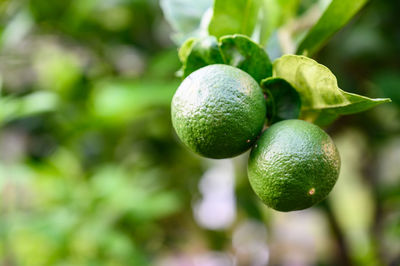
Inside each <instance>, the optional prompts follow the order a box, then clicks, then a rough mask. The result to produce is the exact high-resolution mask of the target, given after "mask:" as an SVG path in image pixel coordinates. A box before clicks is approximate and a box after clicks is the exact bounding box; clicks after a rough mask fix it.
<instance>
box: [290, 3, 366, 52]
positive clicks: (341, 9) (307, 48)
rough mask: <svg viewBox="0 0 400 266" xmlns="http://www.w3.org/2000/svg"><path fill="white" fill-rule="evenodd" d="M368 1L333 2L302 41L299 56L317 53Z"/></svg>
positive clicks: (298, 50)
mask: <svg viewBox="0 0 400 266" xmlns="http://www.w3.org/2000/svg"><path fill="white" fill-rule="evenodd" d="M367 1H368V0H351V1H345V0H332V2H331V4H330V5H329V6H328V8H327V9H326V10H325V12H324V13H323V14H322V16H321V18H320V19H319V20H318V22H317V23H316V24H315V25H314V26H313V27H312V28H311V30H310V31H309V32H308V33H307V35H306V36H305V38H304V39H303V40H302V41H301V43H300V45H299V47H298V49H297V52H296V53H297V54H304V55H307V56H311V55H313V54H314V53H315V52H317V51H318V50H319V49H320V48H321V47H322V46H323V45H324V44H325V43H326V42H327V40H328V39H329V38H330V37H331V36H332V35H333V34H334V33H336V32H337V31H338V30H339V29H341V28H342V27H343V26H345V25H346V23H347V22H349V20H350V19H351V18H352V17H353V16H354V15H355V14H356V13H357V12H358V11H359V10H360V9H361V8H362V7H363V6H364V5H365V4H366V3H367Z"/></svg>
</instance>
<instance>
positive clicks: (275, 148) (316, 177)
mask: <svg viewBox="0 0 400 266" xmlns="http://www.w3.org/2000/svg"><path fill="white" fill-rule="evenodd" d="M339 170H340V157H339V153H338V150H337V148H336V146H335V144H334V143H333V141H332V139H331V138H330V137H329V135H328V134H326V133H325V131H323V130H322V129H321V128H319V127H318V126H316V125H314V124H311V123H308V122H305V121H302V120H296V119H293V120H284V121H281V122H278V123H276V124H273V125H272V126H271V127H270V128H268V129H267V130H266V131H265V132H264V133H263V134H262V135H261V137H260V138H259V140H258V141H257V143H256V145H255V146H254V148H253V149H252V151H251V154H250V158H249V163H248V176H249V180H250V184H251V186H252V188H253V190H254V191H255V193H256V194H257V195H258V196H259V197H260V198H261V200H262V201H263V202H264V203H265V204H266V205H268V206H269V207H271V208H273V209H275V210H278V211H294V210H302V209H305V208H308V207H310V206H312V205H314V204H316V203H318V202H320V201H321V200H323V199H324V198H325V197H326V196H327V195H328V194H329V192H330V191H331V190H332V188H333V186H334V185H335V183H336V180H337V178H338V175H339Z"/></svg>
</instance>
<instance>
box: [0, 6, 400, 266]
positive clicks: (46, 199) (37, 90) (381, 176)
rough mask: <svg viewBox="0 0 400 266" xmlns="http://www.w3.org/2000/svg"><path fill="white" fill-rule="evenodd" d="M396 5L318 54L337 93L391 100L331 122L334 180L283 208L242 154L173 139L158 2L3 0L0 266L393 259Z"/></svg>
mask: <svg viewBox="0 0 400 266" xmlns="http://www.w3.org/2000/svg"><path fill="white" fill-rule="evenodd" d="M278 2H279V1H278ZM314 2H317V1H312V0H309V1H301V3H302V4H301V5H299V7H298V9H297V10H296V11H295V12H294V14H289V13H288V14H284V15H285V16H286V17H285V16H284V17H285V19H286V18H287V17H294V16H296V15H299V14H302V13H304V10H305V9H306V8H308V7H309V6H310V5H312V4H314ZM320 2H321V1H320ZM322 2H323V1H322ZM325 2H326V1H325ZM178 6H179V5H177V6H176V7H177V8H178ZM398 10H400V4H399V2H398V1H389V0H386V1H378V0H375V1H371V2H370V3H368V4H367V5H366V6H365V7H364V8H363V9H362V11H361V12H360V13H359V14H358V15H357V16H356V17H355V18H354V19H353V20H352V21H351V23H350V24H349V25H348V26H346V27H345V28H344V29H342V30H341V31H340V32H339V33H338V34H336V35H335V36H334V38H333V39H332V40H331V41H330V42H328V44H327V45H326V46H325V47H324V48H323V49H322V50H321V51H320V52H318V53H317V54H316V55H315V57H314V58H315V59H316V60H317V61H318V62H320V63H322V64H324V65H326V66H327V67H329V68H330V69H331V70H332V72H333V73H334V74H335V75H336V77H337V78H338V81H339V86H340V88H341V89H343V90H345V91H348V92H354V93H359V94H362V95H366V96H368V97H390V98H391V99H392V101H393V102H392V103H389V104H383V105H381V106H378V107H376V108H374V109H372V110H370V111H367V112H364V113H361V114H357V115H351V116H344V117H341V118H340V119H339V120H337V121H336V122H335V123H333V124H332V125H330V126H329V127H327V128H326V130H327V132H328V133H329V134H330V135H331V136H332V137H333V139H334V141H335V143H336V144H337V146H338V149H339V152H340V154H341V157H342V169H341V174H340V177H339V180H338V183H337V184H336V186H335V188H334V189H333V191H332V193H331V194H330V196H329V197H328V199H327V200H326V201H324V202H322V203H321V204H319V205H317V206H316V207H313V208H311V209H308V210H305V211H301V212H293V213H279V212H275V211H272V210H270V209H268V208H266V207H265V206H264V205H263V204H262V203H261V202H260V201H259V200H258V199H257V198H256V196H255V194H254V193H253V191H252V190H251V188H250V186H249V184H248V180H247V176H246V160H247V156H248V155H247V154H245V155H243V156H240V157H237V158H235V159H233V160H223V161H212V160H205V159H202V158H200V157H198V156H196V155H194V154H193V153H191V152H189V151H188V150H186V149H185V148H184V147H183V145H182V144H181V143H180V142H179V140H178V139H177V137H176V135H175V133H174V131H173V129H172V126H171V121H170V101H171V99H172V95H173V93H174V91H175V89H176V88H177V86H178V85H179V82H180V80H179V79H178V78H176V76H175V72H176V71H177V70H178V69H179V68H180V67H181V65H180V63H179V59H178V54H177V47H176V45H175V44H174V43H173V42H172V40H171V35H172V36H174V38H175V40H176V39H177V38H178V37H179V36H176V34H175V35H174V34H173V32H172V29H171V27H170V26H169V24H168V23H167V22H166V20H165V18H164V16H163V13H162V11H161V8H160V5H159V3H158V1H155V0H147V1H146V0H115V1H109V0H103V1H95V0H67V1H49V0H30V1H29V0H2V1H0V81H1V82H0V84H1V86H0V87H1V97H0V125H1V127H0V265H167V266H168V265H185V266H186V265H234V264H235V263H236V265H267V264H268V263H269V264H270V265H294V264H295V265H346V264H347V265H389V264H390V265H398V264H400V170H399V169H400V168H399V166H400V63H399V62H400V49H399V48H400V27H399V23H398ZM189 11H190V10H189ZM189 11H187V13H188V14H189V13H190V12H189ZM188 26H190V25H189V24H188ZM273 48H274V47H272V48H271V47H270V51H275V49H273Z"/></svg>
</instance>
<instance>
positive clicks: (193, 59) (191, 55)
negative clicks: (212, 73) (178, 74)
mask: <svg viewBox="0 0 400 266" xmlns="http://www.w3.org/2000/svg"><path fill="white" fill-rule="evenodd" d="M179 59H180V60H181V62H182V76H183V78H185V77H187V76H188V75H190V73H192V72H193V71H195V70H197V69H199V68H202V67H204V66H207V65H211V64H223V63H224V61H223V59H222V57H221V54H220V51H219V47H218V42H217V39H216V38H215V37H214V36H208V37H206V38H202V39H193V38H192V39H189V40H187V41H186V42H185V43H184V44H183V45H182V47H181V48H180V49H179Z"/></svg>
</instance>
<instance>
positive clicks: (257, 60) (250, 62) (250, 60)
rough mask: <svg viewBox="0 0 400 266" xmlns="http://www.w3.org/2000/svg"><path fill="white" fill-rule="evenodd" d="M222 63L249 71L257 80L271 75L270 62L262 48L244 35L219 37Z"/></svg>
mask: <svg viewBox="0 0 400 266" xmlns="http://www.w3.org/2000/svg"><path fill="white" fill-rule="evenodd" d="M219 45H220V51H221V54H222V58H223V60H224V63H225V64H227V65H231V66H234V67H237V68H240V69H242V70H243V71H245V72H247V73H249V74H250V75H251V76H252V77H253V78H254V79H255V80H256V81H257V82H260V81H261V80H262V79H264V78H267V77H270V76H272V64H271V61H270V59H269V57H268V55H267V53H266V52H265V51H264V49H263V48H262V47H261V46H259V45H258V44H257V43H255V42H253V41H252V40H251V39H250V38H248V37H247V36H244V35H237V34H235V35H232V36H224V37H221V38H220V44H219Z"/></svg>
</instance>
